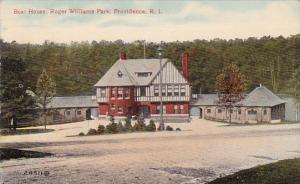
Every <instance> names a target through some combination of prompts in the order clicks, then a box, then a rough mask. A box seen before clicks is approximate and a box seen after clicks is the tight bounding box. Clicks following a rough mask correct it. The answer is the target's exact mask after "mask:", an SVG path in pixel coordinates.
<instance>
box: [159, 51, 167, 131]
mask: <svg viewBox="0 0 300 184" xmlns="http://www.w3.org/2000/svg"><path fill="white" fill-rule="evenodd" d="M157 52H158V58H159V64H160V69H159V71H160V78H159V79H160V80H159V96H160V108H159V112H160V123H159V128H158V129H159V130H165V124H164V118H163V101H162V79H163V72H162V61H161V59H162V58H161V57H162V48H161V46H159V47H158V48H157Z"/></svg>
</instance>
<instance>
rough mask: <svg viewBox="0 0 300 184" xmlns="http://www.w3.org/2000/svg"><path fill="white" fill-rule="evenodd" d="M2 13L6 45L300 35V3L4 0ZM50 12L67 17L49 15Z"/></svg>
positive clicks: (0, 33) (289, 0) (0, 21)
mask: <svg viewBox="0 0 300 184" xmlns="http://www.w3.org/2000/svg"><path fill="white" fill-rule="evenodd" d="M0 8H1V9H0V10H1V12H0V36H1V39H3V40H4V41H7V42H11V41H13V40H15V41H17V42H19V43H43V42H44V41H45V40H49V41H55V42H59V43H70V42H71V41H92V40H96V41H100V40H111V41H114V40H118V39H122V40H124V41H126V42H131V41H134V40H146V41H153V42H160V41H177V40H179V41H186V40H190V41H192V40H195V39H206V40H210V39H214V38H221V39H235V38H242V39H243V38H248V37H262V36H268V35H270V36H274V37H277V36H280V35H281V36H284V37H288V36H290V35H295V34H299V33H300V1H293V0H285V1H279V0H277V1H276V0H273V1H267V0H261V1H259V0H249V1H247V0H244V1H237V0H232V1H229V0H209V1H204V0H202V1H196V0H185V1H179V0H165V1H159V0H139V1H133V0H132V1H130V0H123V1H117V0H105V1H104V0H98V1H96V0H85V1H84V0H48V1H46V0H45V1H43V0H27V1H25V0H0ZM70 8H75V9H82V10H94V11H95V12H96V10H97V9H102V10H108V11H110V14H96V13H95V14H88V15H87V14H71V13H69V9H70ZM29 9H33V10H45V11H46V14H45V15H43V14H29V13H28V10H29ZM50 9H54V10H65V11H66V12H67V13H66V14H63V15H58V14H50V13H49V11H50ZM114 9H118V10H126V9H133V10H145V11H147V12H149V9H154V10H155V11H156V12H158V9H160V12H161V13H160V14H158V13H157V14H149V13H148V14H135V15H133V14H121V15H120V14H114V13H112V12H113V11H114ZM15 10H18V12H20V11H24V12H26V13H25V14H19V13H15V12H16V11H15Z"/></svg>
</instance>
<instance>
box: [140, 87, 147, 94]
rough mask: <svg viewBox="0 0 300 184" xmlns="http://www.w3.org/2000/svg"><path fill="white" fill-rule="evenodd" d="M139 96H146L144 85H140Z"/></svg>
mask: <svg viewBox="0 0 300 184" xmlns="http://www.w3.org/2000/svg"><path fill="white" fill-rule="evenodd" d="M140 92H141V96H146V87H140Z"/></svg>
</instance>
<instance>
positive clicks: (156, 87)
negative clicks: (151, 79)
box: [154, 86, 159, 96]
mask: <svg viewBox="0 0 300 184" xmlns="http://www.w3.org/2000/svg"><path fill="white" fill-rule="evenodd" d="M154 96H159V86H154Z"/></svg>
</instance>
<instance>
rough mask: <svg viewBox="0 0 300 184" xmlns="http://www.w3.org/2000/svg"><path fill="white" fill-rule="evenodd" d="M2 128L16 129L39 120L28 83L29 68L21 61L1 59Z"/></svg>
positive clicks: (0, 99)
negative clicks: (22, 124) (21, 124)
mask: <svg viewBox="0 0 300 184" xmlns="http://www.w3.org/2000/svg"><path fill="white" fill-rule="evenodd" d="M0 66H1V69H0V72H1V78H0V102H1V104H0V105H1V124H2V125H1V126H2V127H9V128H12V127H11V126H10V123H11V122H13V125H12V126H13V128H14V129H16V128H17V126H18V124H20V123H28V122H31V121H33V120H35V119H36V118H37V115H38V113H37V106H36V103H35V100H34V97H33V96H32V92H31V88H30V85H29V83H28V78H27V77H28V75H27V74H28V68H27V66H26V64H25V62H24V61H23V60H21V59H11V58H3V57H1V58H0Z"/></svg>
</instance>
